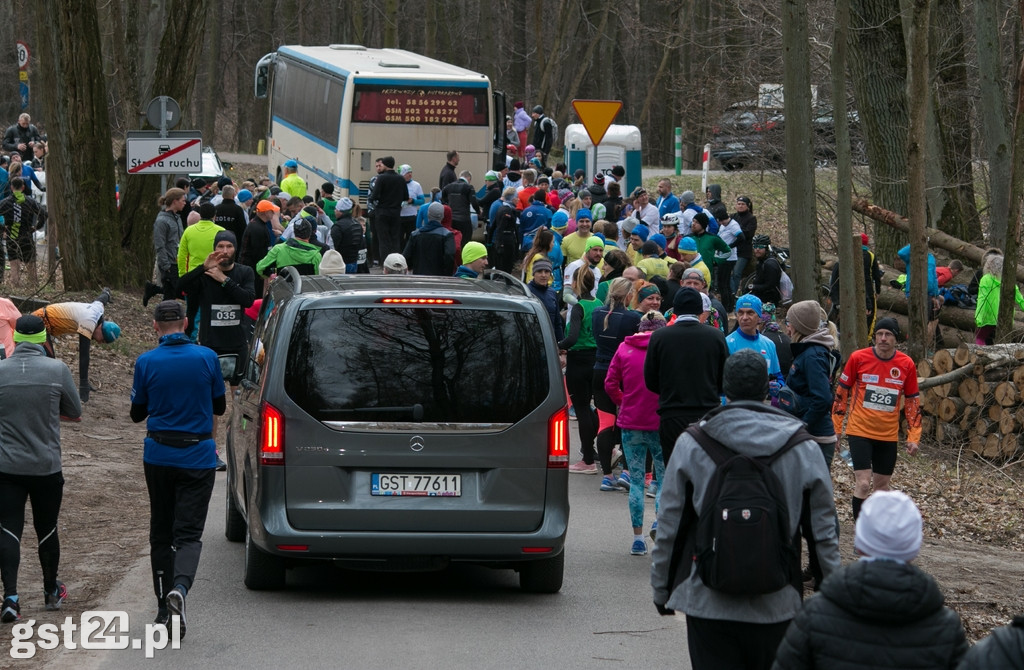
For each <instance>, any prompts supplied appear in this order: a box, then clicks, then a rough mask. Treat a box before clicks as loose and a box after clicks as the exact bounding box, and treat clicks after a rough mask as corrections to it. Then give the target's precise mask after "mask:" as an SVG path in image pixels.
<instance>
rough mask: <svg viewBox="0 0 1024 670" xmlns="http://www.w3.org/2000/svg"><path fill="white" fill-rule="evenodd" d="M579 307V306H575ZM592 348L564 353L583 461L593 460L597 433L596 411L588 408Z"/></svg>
mask: <svg viewBox="0 0 1024 670" xmlns="http://www.w3.org/2000/svg"><path fill="white" fill-rule="evenodd" d="M577 309H579V307H577ZM596 355H597V352H596V350H594V349H584V350H582V351H572V350H570V351H568V352H567V353H566V354H565V387H566V389H568V391H569V399H570V400H571V401H572V406H573V407H574V408H576V423H577V427H578V429H579V431H580V453H581V454H582V455H583V462H584V463H586V464H587V465H590V464H592V463H593V462H594V437H595V436H596V435H597V413H596V412H594V410H592V409H590V399H591V398H592V397H593V395H594V388H593V382H594V358H595V357H596Z"/></svg>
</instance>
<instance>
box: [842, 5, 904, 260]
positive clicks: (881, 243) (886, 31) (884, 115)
mask: <svg viewBox="0 0 1024 670" xmlns="http://www.w3.org/2000/svg"><path fill="white" fill-rule="evenodd" d="M850 73H851V75H852V79H853V90H854V93H855V95H856V98H857V110H858V112H859V113H860V120H861V129H862V131H863V133H864V141H865V148H866V151H867V157H868V165H869V166H870V167H869V171H870V177H871V193H872V197H873V198H874V200H875V201H876V202H877V203H878V204H879V205H881V206H882V207H884V208H886V209H889V210H892V211H894V212H906V211H907V142H906V139H907V128H908V118H907V87H906V84H907V55H906V49H905V48H904V41H903V29H902V26H901V22H900V17H899V5H898V4H896V3H893V2H891V0H850ZM905 240H906V237H905V236H904V235H900V234H898V233H896V232H894V231H890V230H887V229H885V228H876V229H875V252H876V253H877V254H878V255H879V256H880V257H882V258H894V257H895V256H896V251H897V250H898V249H899V248H900V247H902V246H903V245H904V243H905Z"/></svg>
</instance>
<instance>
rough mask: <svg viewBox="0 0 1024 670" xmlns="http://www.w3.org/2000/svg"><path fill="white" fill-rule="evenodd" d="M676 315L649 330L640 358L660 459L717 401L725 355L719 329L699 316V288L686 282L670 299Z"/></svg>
mask: <svg viewBox="0 0 1024 670" xmlns="http://www.w3.org/2000/svg"><path fill="white" fill-rule="evenodd" d="M672 311H673V312H674V313H675V316H676V320H675V323H673V324H672V325H671V326H669V327H668V328H661V329H659V330H656V331H654V334H653V335H652V336H651V342H650V344H649V345H648V346H647V358H646V359H645V360H644V381H645V382H646V384H647V388H648V389H650V390H651V391H652V392H654V393H657V394H658V415H659V416H660V417H661V423H660V426H659V428H658V432H659V436H660V439H661V449H662V453H663V454H664V455H665V463H666V464H667V463H668V460H669V457H670V456H671V455H672V448H673V447H674V446H675V443H676V439H678V438H679V436H680V435H681V434H682V432H683V431H684V430H686V427H687V426H689V425H690V424H691V423H693V422H694V421H696V420H697V419H699V418H700V417H702V416H704V414H706V413H707V412H708V410H711V409H713V408H715V407H717V406H718V405H719V404H720V403H721V395H722V368H723V367H724V366H725V359H727V358H728V357H729V346H728V345H727V344H726V343H725V335H724V334H723V333H722V331H721V330H719V329H718V328H712V327H709V326H707V325H705V324H703V323H701V322H700V320H699V317H700V315H701V314H702V313H703V311H704V301H703V300H702V299H701V294H700V292H699V291H696V290H694V289H692V288H689V287H684V288H681V289H679V290H678V291H677V292H676V295H675V298H674V299H673V301H672Z"/></svg>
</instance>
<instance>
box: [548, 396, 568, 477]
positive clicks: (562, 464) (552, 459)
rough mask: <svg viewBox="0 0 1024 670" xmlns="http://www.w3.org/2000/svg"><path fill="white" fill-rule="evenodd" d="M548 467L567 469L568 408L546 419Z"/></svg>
mask: <svg viewBox="0 0 1024 670" xmlns="http://www.w3.org/2000/svg"><path fill="white" fill-rule="evenodd" d="M548 467H549V468H567V467H569V408H568V407H563V408H562V409H560V410H558V411H557V412H555V413H554V414H553V415H552V416H551V418H550V419H548Z"/></svg>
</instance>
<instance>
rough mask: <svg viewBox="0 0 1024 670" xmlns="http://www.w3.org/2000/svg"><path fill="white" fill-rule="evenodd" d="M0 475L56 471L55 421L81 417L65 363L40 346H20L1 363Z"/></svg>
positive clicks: (57, 437)
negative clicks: (63, 418) (1, 473)
mask: <svg viewBox="0 0 1024 670" xmlns="http://www.w3.org/2000/svg"><path fill="white" fill-rule="evenodd" d="M0 407H3V408H4V409H5V410H6V411H4V412H2V413H0V472H3V473H5V474H9V475H33V476H44V475H52V474H53V473H55V472H60V470H61V463H60V421H58V417H59V416H66V417H68V418H71V419H76V418H78V417H80V416H82V402H81V400H80V399H79V397H78V390H77V389H75V382H74V380H73V379H72V378H71V371H70V370H69V369H68V366H67V365H65V364H64V363H62V362H60V361H58V360H55V359H53V358H47V356H46V350H45V349H43V347H42V345H40V344H32V343H29V342H21V343H18V344H17V345H15V348H14V353H12V354H11V355H10V356H9V357H8V358H7V359H6V360H3V361H0Z"/></svg>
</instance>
